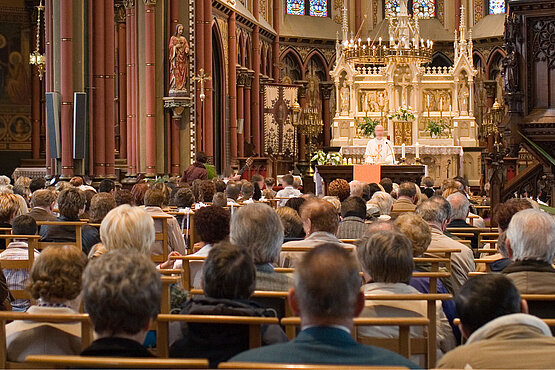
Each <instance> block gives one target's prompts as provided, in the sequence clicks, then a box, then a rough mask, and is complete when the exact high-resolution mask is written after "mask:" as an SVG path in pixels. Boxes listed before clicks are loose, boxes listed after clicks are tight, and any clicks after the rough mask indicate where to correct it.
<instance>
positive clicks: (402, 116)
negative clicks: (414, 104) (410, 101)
mask: <svg viewBox="0 0 555 370" xmlns="http://www.w3.org/2000/svg"><path fill="white" fill-rule="evenodd" d="M388 118H389V119H395V120H397V121H413V120H414V114H413V113H412V111H411V109H410V107H408V108H405V107H400V108H399V109H397V110H396V111H395V112H394V113H393V114H391V115H390V116H389V117H388Z"/></svg>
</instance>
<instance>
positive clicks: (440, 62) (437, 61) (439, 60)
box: [431, 52, 453, 67]
mask: <svg viewBox="0 0 555 370" xmlns="http://www.w3.org/2000/svg"><path fill="white" fill-rule="evenodd" d="M431 66H432V67H452V66H453V61H452V60H451V59H449V57H448V56H447V55H445V54H443V53H442V52H437V53H434V55H433V56H432V63H431Z"/></svg>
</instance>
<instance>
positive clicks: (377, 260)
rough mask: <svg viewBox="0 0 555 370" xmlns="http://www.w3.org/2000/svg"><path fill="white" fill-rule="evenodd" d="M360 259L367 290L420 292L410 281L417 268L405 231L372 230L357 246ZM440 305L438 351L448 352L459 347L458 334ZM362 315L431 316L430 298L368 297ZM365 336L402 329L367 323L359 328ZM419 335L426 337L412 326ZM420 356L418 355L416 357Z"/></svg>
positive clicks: (393, 334) (386, 334) (395, 334)
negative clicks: (395, 298) (455, 334)
mask: <svg viewBox="0 0 555 370" xmlns="http://www.w3.org/2000/svg"><path fill="white" fill-rule="evenodd" d="M357 252H358V259H359V261H360V263H361V265H362V270H363V272H364V278H365V281H366V284H365V285H364V286H363V290H364V293H365V294H374V295H388V294H392V295H393V294H418V293H419V291H418V290H416V289H415V288H413V287H412V286H410V285H409V281H410V279H411V276H412V272H413V270H414V262H413V260H412V253H413V252H412V245H411V241H410V240H409V239H408V238H407V237H406V236H405V235H403V234H401V233H399V232H392V231H381V232H378V233H374V234H372V235H371V236H370V237H369V238H368V239H367V240H364V241H363V242H362V243H361V244H360V245H359V246H358V248H357ZM436 309H437V314H436V318H437V345H438V352H439V353H438V354H439V355H441V354H442V353H446V352H447V351H449V350H451V349H453V348H454V347H455V344H456V343H455V337H454V335H453V331H452V330H451V326H450V325H449V321H448V319H447V317H446V316H445V314H444V312H443V309H442V306H441V304H440V303H438V304H437V306H436ZM361 316H362V317H414V316H422V317H426V316H427V302H426V301H372V300H366V302H365V307H364V310H363V311H362V314H361ZM358 333H359V335H361V336H364V337H385V338H396V337H398V336H399V330H398V328H396V327H389V326H385V327H382V326H371V327H368V326H365V327H360V328H358ZM411 333H412V335H413V336H416V337H423V335H424V334H423V332H422V329H421V328H411ZM416 360H417V359H416Z"/></svg>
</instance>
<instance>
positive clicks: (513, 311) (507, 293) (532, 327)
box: [438, 274, 555, 369]
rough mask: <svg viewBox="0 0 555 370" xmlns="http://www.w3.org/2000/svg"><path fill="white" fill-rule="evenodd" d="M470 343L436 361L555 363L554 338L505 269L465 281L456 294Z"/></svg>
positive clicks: (502, 365) (450, 364)
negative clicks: (522, 297) (532, 312)
mask: <svg viewBox="0 0 555 370" xmlns="http://www.w3.org/2000/svg"><path fill="white" fill-rule="evenodd" d="M455 304H456V306H457V312H458V314H459V318H460V320H461V323H460V327H461V331H462V333H463V335H464V336H465V338H467V340H466V343H465V344H464V345H462V346H460V347H458V348H456V349H454V350H453V351H451V352H449V353H447V354H446V355H445V356H444V357H443V358H442V359H441V360H440V361H439V363H438V367H439V368H445V369H463V368H465V369H469V368H472V369H492V368H496V369H552V368H553V353H554V351H555V338H553V337H552V336H551V332H550V330H549V327H548V326H547V325H546V324H545V323H544V322H543V321H541V320H540V319H539V318H537V317H535V316H532V315H528V314H527V311H528V307H527V303H526V301H524V300H521V298H520V294H519V292H518V289H517V288H516V287H515V286H514V284H513V283H512V282H511V280H510V279H507V278H506V277H505V276H503V275H501V274H491V275H480V276H475V277H473V278H471V279H470V280H469V281H467V282H466V283H465V284H464V285H463V286H462V288H461V289H460V291H459V292H458V294H457V295H456V297H455Z"/></svg>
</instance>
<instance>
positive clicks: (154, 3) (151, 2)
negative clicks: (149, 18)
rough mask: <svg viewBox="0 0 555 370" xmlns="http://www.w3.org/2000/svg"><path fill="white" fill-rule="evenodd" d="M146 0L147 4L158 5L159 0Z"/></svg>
mask: <svg viewBox="0 0 555 370" xmlns="http://www.w3.org/2000/svg"><path fill="white" fill-rule="evenodd" d="M143 1H144V2H145V6H156V1H157V0H143Z"/></svg>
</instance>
